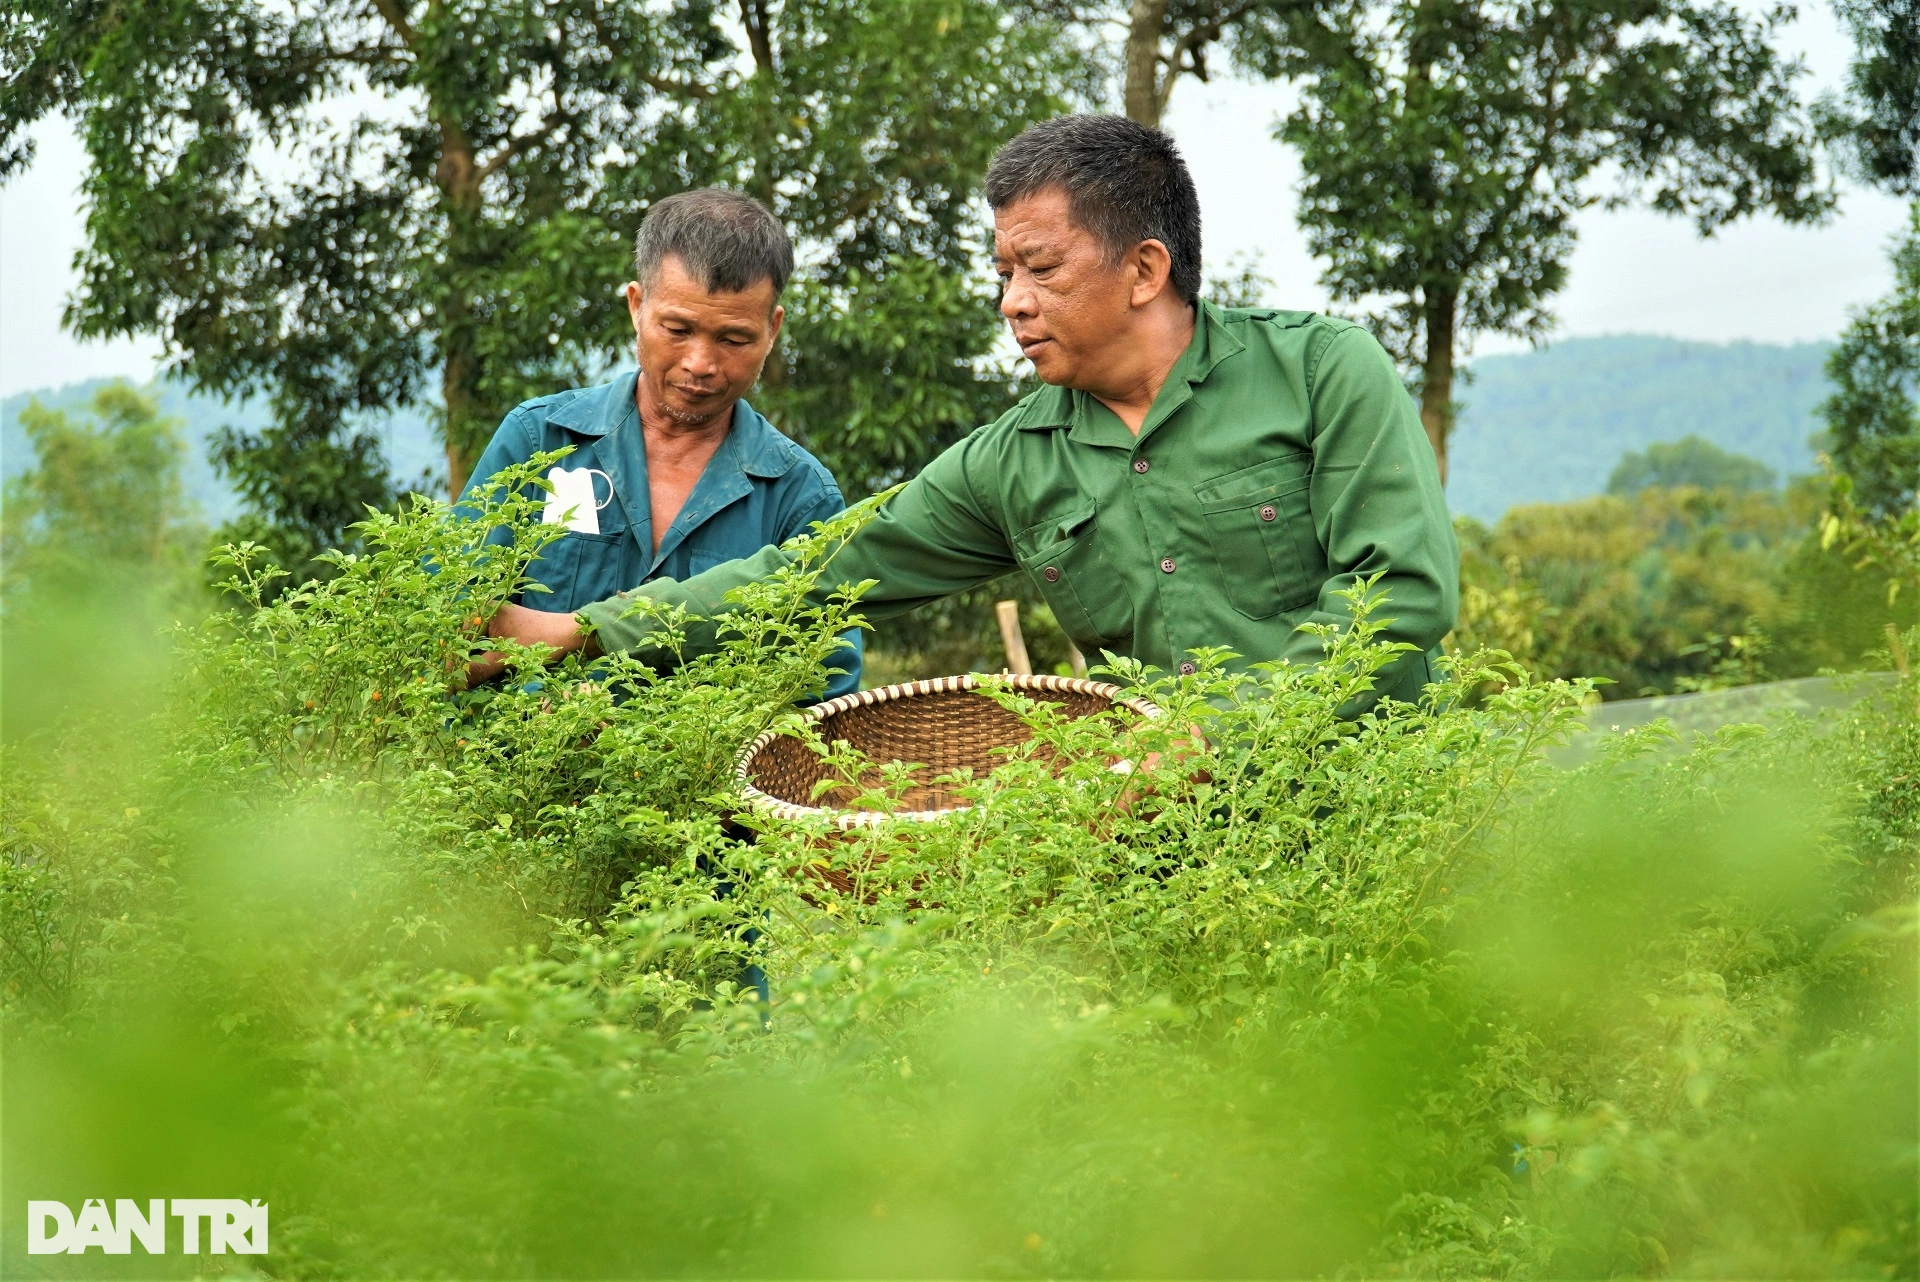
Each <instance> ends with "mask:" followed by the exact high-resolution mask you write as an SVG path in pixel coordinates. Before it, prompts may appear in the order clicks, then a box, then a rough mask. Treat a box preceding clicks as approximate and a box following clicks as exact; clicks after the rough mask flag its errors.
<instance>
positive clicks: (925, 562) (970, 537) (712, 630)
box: [472, 437, 1015, 680]
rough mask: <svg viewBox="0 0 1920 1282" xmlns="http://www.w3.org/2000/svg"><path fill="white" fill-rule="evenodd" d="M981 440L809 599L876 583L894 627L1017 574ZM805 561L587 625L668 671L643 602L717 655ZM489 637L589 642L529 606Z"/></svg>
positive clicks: (763, 555) (652, 592) (707, 579)
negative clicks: (670, 611) (674, 609)
mask: <svg viewBox="0 0 1920 1282" xmlns="http://www.w3.org/2000/svg"><path fill="white" fill-rule="evenodd" d="M972 441H973V438H972V437H969V438H968V439H967V440H965V441H961V442H960V443H958V444H957V445H955V446H953V447H952V448H951V449H949V450H947V451H946V452H945V453H944V454H942V455H941V456H940V457H939V458H937V459H935V460H934V461H933V462H932V463H930V464H928V465H927V468H926V470H925V471H923V472H922V473H921V474H920V475H919V476H917V477H915V478H914V479H913V480H912V481H910V482H908V483H907V485H906V487H905V488H903V489H902V490H901V491H900V493H898V494H896V495H894V496H893V497H892V498H891V499H889V500H887V501H886V503H885V504H884V506H883V507H882V508H881V509H880V511H879V513H878V514H877V515H875V516H874V517H873V519H872V520H870V521H868V522H867V523H866V524H865V525H863V526H861V527H860V529H859V530H857V531H855V532H854V534H853V535H851V536H850V537H849V538H848V539H847V540H846V541H845V542H844V543H842V544H841V545H840V546H839V547H838V548H836V549H834V550H833V552H832V553H831V559H830V560H829V562H828V564H827V567H826V569H825V571H824V572H823V573H822V574H821V575H820V578H819V581H818V582H817V583H816V584H815V586H814V588H813V590H812V591H811V592H810V593H809V594H808V602H809V604H811V605H815V606H824V605H825V604H827V602H828V600H829V598H830V597H831V596H832V595H833V593H834V592H835V591H837V590H838V589H839V587H840V585H841V584H844V583H863V582H866V581H868V580H873V581H874V584H875V586H874V587H873V588H872V589H871V590H870V591H869V592H868V593H867V594H866V595H865V596H863V597H862V598H861V600H860V609H861V613H863V614H865V615H866V616H868V617H869V618H873V619H888V618H893V617H894V616H896V615H901V614H905V613H906V612H907V611H909V610H912V609H915V608H916V607H918V606H921V605H925V604H927V603H928V602H929V601H937V600H939V599H940V598H941V597H944V596H950V595H952V594H953V593H955V592H961V591H964V590H966V589H967V588H970V587H974V586H976V585H977V584H981V583H985V582H987V581H988V580H989V579H993V578H995V577H997V576H998V575H1001V574H1004V573H1005V572H1006V571H1007V570H1009V569H1011V568H1013V566H1014V564H1015V562H1014V559H1013V552H1012V549H1011V548H1010V547H1009V546H1008V543H1007V537H1006V534H1005V533H1004V532H1003V531H1002V530H1001V529H1000V526H999V523H998V522H997V521H996V520H994V519H993V517H992V515H991V514H990V512H989V511H988V510H987V509H986V508H985V507H984V505H982V504H981V503H980V501H979V499H978V496H977V495H976V494H975V493H974V488H973V486H972V485H971V484H970V483H969V481H968V479H967V463H968V456H967V451H968V447H969V446H970V444H971V443H972ZM796 559H797V554H796V553H791V552H788V551H786V550H784V549H782V548H777V547H765V548H761V549H760V550H759V551H758V552H756V553H754V554H753V555H752V556H750V557H744V558H742V559H740V560H738V561H728V562H725V563H724V564H721V565H717V566H715V567H713V568H712V569H711V570H707V571H705V572H704V573H701V574H697V575H695V576H694V577H692V578H690V579H687V580H685V581H684V582H682V581H677V580H674V579H655V580H653V581H652V582H651V583H643V584H641V585H640V586H639V587H637V588H635V589H634V590H633V591H631V592H622V593H620V594H619V595H617V596H613V597H609V598H607V599H606V600H604V601H596V602H594V603H593V604H592V605H589V606H586V607H585V608H583V609H582V610H581V611H580V612H579V616H578V619H584V620H585V621H587V622H588V623H590V624H592V626H593V638H592V640H593V641H594V642H596V643H597V644H598V646H599V648H600V649H602V650H605V651H608V652H620V653H632V654H634V655H635V656H637V657H638V658H640V659H641V660H642V661H644V662H647V663H651V664H655V665H660V666H664V665H666V664H669V663H671V662H673V661H674V656H673V655H672V654H669V653H667V652H665V651H663V650H661V649H659V648H658V647H657V646H656V645H655V644H654V636H655V632H656V629H657V627H658V624H657V623H656V622H655V620H654V619H653V618H651V617H648V616H644V615H632V616H629V615H628V611H629V610H631V609H632V607H633V605H634V603H635V602H636V601H637V600H639V599H641V598H646V599H650V600H653V601H658V602H661V603H662V604H666V605H678V606H681V607H684V608H685V610H686V612H687V615H688V616H689V617H688V620H687V622H686V624H685V626H684V633H685V636H684V641H683V643H682V646H681V653H682V654H684V655H685V656H687V657H692V656H694V655H698V654H704V653H708V652H710V651H712V650H714V649H716V648H718V646H719V644H720V642H719V632H720V627H721V625H720V624H719V623H718V622H717V620H719V619H720V618H723V617H724V616H725V615H726V614H727V613H729V612H730V611H731V610H732V609H733V606H732V605H731V604H730V603H729V602H728V601H727V600H726V597H727V594H728V593H729V592H731V591H732V590H733V589H735V588H737V587H742V586H744V585H746V584H748V583H753V582H756V581H758V580H760V579H764V578H767V577H769V576H771V575H773V574H774V573H776V572H777V571H779V570H781V569H783V568H784V567H786V566H788V565H791V564H793V562H794V561H795V560H796ZM488 635H490V636H496V637H507V638H511V639H513V640H515V641H520V642H522V643H524V644H534V643H536V642H537V643H543V644H546V645H549V646H552V647H554V649H555V650H556V651H557V652H559V653H561V654H565V653H568V652H570V651H572V650H576V649H579V648H580V646H581V644H582V639H583V638H582V635H581V629H580V626H579V622H578V621H577V619H576V616H574V615H571V614H552V613H548V612H545V611H541V610H529V609H527V608H525V607H524V606H506V607H502V609H501V611H500V613H499V614H498V615H496V616H495V618H494V621H493V624H492V626H491V627H489V629H488ZM493 657H494V656H487V658H488V659H492V658H493ZM472 671H473V673H474V674H475V679H478V680H485V679H487V677H488V676H490V675H492V673H495V672H498V671H499V665H498V664H497V663H495V664H492V665H490V666H489V665H488V664H487V663H486V660H483V661H482V662H481V663H476V664H475V665H474V666H473V669H472Z"/></svg>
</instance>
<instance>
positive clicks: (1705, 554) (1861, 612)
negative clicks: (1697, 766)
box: [1453, 450, 1914, 699]
mask: <svg viewBox="0 0 1920 1282" xmlns="http://www.w3.org/2000/svg"><path fill="white" fill-rule="evenodd" d="M1687 453H1688V454H1689V455H1690V456H1692V457H1693V458H1694V459H1695V460H1696V461H1697V460H1698V455H1699V451H1692V450H1690V451H1688V452H1687ZM1652 454H1654V451H1649V455H1652ZM1637 457H1640V456H1635V455H1628V456H1627V459H1626V460H1624V461H1623V463H1622V466H1621V470H1620V471H1619V472H1616V474H1615V475H1616V478H1618V477H1621V476H1623V475H1626V476H1631V477H1633V478H1634V479H1636V480H1637V479H1639V478H1640V477H1641V476H1644V475H1645V474H1647V473H1648V472H1651V471H1652V470H1653V469H1654V468H1656V467H1659V466H1663V465H1666V464H1671V463H1673V462H1674V459H1673V457H1672V456H1668V458H1667V459H1665V460H1661V459H1658V458H1654V459H1649V460H1648V461H1647V462H1645V463H1641V464H1640V465H1638V466H1634V464H1635V461H1636V458H1637ZM1708 461H1709V462H1711V463H1712V464H1713V466H1714V468H1716V469H1718V470H1721V471H1722V472H1723V475H1725V474H1734V475H1738V476H1748V475H1751V476H1753V477H1756V478H1757V477H1758V475H1759V473H1758V472H1755V471H1753V469H1755V468H1759V466H1760V465H1758V464H1754V463H1752V461H1751V460H1740V459H1739V456H1737V455H1732V456H1726V455H1723V456H1721V457H1719V458H1716V459H1710V460H1708ZM1742 464H1746V465H1748V466H1746V467H1742V466H1741V465H1742ZM1834 501H1835V498H1834V494H1833V491H1832V487H1831V483H1830V482H1828V481H1824V480H1815V479H1803V480H1800V481H1797V482H1795V483H1794V484H1793V485H1791V486H1789V487H1788V488H1787V489H1786V490H1785V491H1784V492H1775V491H1771V490H1761V489H1740V488H1734V487H1732V486H1727V485H1722V486H1718V487H1713V488H1707V487H1702V486H1697V485H1679V486H1667V485H1647V486H1645V487H1644V488H1636V489H1632V490H1629V491H1628V492H1625V493H1613V494H1607V495H1603V496H1600V497H1597V498H1591V499H1583V500H1579V501H1577V502H1572V503H1557V504H1536V505H1530V506H1525V507H1518V508H1515V509H1513V510H1512V511H1510V512H1509V513H1507V515H1506V516H1505V517H1503V518H1501V520H1500V521H1499V523H1498V524H1496V525H1494V526H1492V527H1488V526H1486V525H1484V524H1482V523H1480V522H1478V521H1474V520H1472V519H1471V518H1468V517H1462V518H1459V519H1458V520H1457V521H1456V523H1455V528H1456V531H1457V533H1458V535H1459V538H1460V545H1461V608H1460V621H1459V624H1458V626H1457V628H1456V630H1455V633H1454V642H1453V644H1454V645H1456V646H1458V647H1461V648H1464V649H1467V650H1471V649H1473V648H1475V647H1477V646H1482V645H1485V646H1493V647H1497V648H1500V649H1503V650H1506V651H1508V652H1509V653H1511V654H1512V655H1513V656H1514V657H1515V658H1516V659H1518V660H1520V661H1521V662H1523V663H1525V664H1527V665H1528V667H1529V668H1530V669H1532V670H1533V671H1534V672H1536V673H1538V674H1541V675H1544V676H1575V675H1578V676H1590V677H1595V678H1600V679H1603V680H1605V681H1607V682H1610V683H1611V684H1608V685H1605V686H1603V687H1602V693H1603V695H1604V697H1606V698H1611V699H1630V698H1636V697H1639V696H1642V695H1651V694H1674V693H1682V692H1685V691H1689V690H1704V689H1716V688H1721V687H1724V686H1730V685H1746V684H1750V683H1752V682H1755V681H1766V680H1776V679H1784V678H1788V677H1801V676H1812V675H1814V674H1816V673H1817V672H1820V671H1821V670H1823V669H1838V670H1841V671H1850V670H1854V669H1857V668H1859V667H1861V666H1863V665H1865V666H1873V665H1876V664H1878V663H1879V662H1881V661H1882V660H1880V659H1877V658H1876V657H1875V652H1876V651H1880V650H1883V649H1884V646H1885V636H1884V629H1885V626H1886V625H1887V624H1888V623H1897V624H1898V625H1899V626H1901V627H1907V626H1911V625H1912V624H1913V622H1914V613H1913V601H1912V599H1911V598H1909V599H1908V600H1906V601H1895V600H1893V599H1892V597H1891V596H1890V595H1889V593H1888V591H1887V580H1886V577H1885V576H1883V575H1880V574H1879V573H1877V572H1876V571H1874V570H1873V569H1872V568H1871V567H1870V566H1867V565H1866V564H1864V563H1863V562H1862V561H1861V560H1860V558H1859V557H1857V556H1851V555H1849V554H1848V553H1847V552H1846V550H1845V549H1844V548H1841V547H1835V546H1833V545H1832V541H1831V540H1828V541H1826V542H1825V543H1823V542H1822V540H1821V538H1820V536H1819V534H1818V532H1817V529H1816V522H1817V518H1819V517H1820V516H1821V515H1822V513H1823V512H1825V511H1827V510H1828V509H1829V508H1830V507H1831V505H1832V504H1833V503H1834Z"/></svg>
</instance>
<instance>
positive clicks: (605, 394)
mask: <svg viewBox="0 0 1920 1282" xmlns="http://www.w3.org/2000/svg"><path fill="white" fill-rule="evenodd" d="M639 381H640V372H639V371H638V370H628V371H627V372H626V373H624V374H622V375H620V376H619V377H617V378H615V379H614V380H613V381H612V382H610V383H602V384H600V386H598V387H590V388H588V389H587V390H586V391H584V392H582V393H580V395H578V396H576V397H574V398H573V399H571V400H569V401H568V402H567V403H566V404H565V405H562V406H561V407H560V408H559V409H557V410H555V411H554V412H553V413H551V414H549V415H548V416H547V422H549V423H554V424H557V425H559V426H561V427H564V428H566V429H567V430H568V431H569V432H577V433H579V434H580V435H581V436H606V435H607V434H609V433H610V432H613V431H615V430H617V429H618V428H619V427H620V426H621V425H622V424H624V423H625V422H626V421H627V420H628V419H638V418H639V416H640V415H639V411H638V410H637V409H636V408H635V407H634V401H633V389H634V387H635V386H636V385H637V384H638V383H639Z"/></svg>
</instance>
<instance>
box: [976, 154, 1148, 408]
mask: <svg viewBox="0 0 1920 1282" xmlns="http://www.w3.org/2000/svg"><path fill="white" fill-rule="evenodd" d="M993 259H994V269H995V270H996V271H997V272H998V273H999V275H1000V284H1001V293H1000V314H1001V315H1002V316H1004V317H1006V318H1007V323H1008V324H1009V325H1010V326H1011V327H1012V328H1013V338H1014V341H1015V342H1017V343H1019V344H1020V350H1021V352H1022V353H1024V354H1025V356H1026V358H1027V359H1028V360H1030V361H1032V362H1033V372H1034V373H1035V374H1038V375H1039V376H1040V379H1041V381H1042V382H1046V383H1053V384H1056V385H1062V386H1066V387H1080V388H1087V389H1089V390H1092V389H1094V388H1095V387H1096V386H1097V385H1098V383H1099V380H1100V374H1101V372H1102V370H1103V369H1104V368H1105V367H1106V366H1107V365H1108V364H1109V363H1110V362H1111V360H1112V358H1113V357H1114V355H1115V354H1116V353H1115V349H1116V347H1118V346H1120V345H1121V344H1122V343H1124V335H1125V334H1126V330H1127V322H1128V319H1129V317H1128V312H1129V310H1130V308H1131V306H1132V300H1133V286H1134V283H1135V278H1136V276H1137V275H1138V273H1137V272H1136V271H1135V270H1134V269H1133V268H1132V266H1131V265H1130V264H1129V263H1127V262H1126V261H1124V260H1123V261H1122V262H1120V263H1108V262H1107V261H1106V251H1105V248H1104V247H1103V246H1102V245H1101V243H1100V241H1099V240H1098V239H1096V238H1095V236H1094V235H1093V233H1092V232H1089V231H1087V230H1085V229H1084V228H1082V227H1079V226H1076V225H1075V224H1074V222H1073V220H1072V218H1070V217H1069V216H1068V213H1067V194H1066V193H1065V192H1064V191H1061V190H1060V189H1058V188H1049V189H1047V190H1044V191H1039V192H1035V193H1034V194H1033V195H1031V196H1028V197H1026V198H1025V199H1023V200H1016V201H1014V202H1012V203H1011V204H1009V205H1007V206H1006V207H1005V208H1003V209H996V210H994V212H993Z"/></svg>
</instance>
